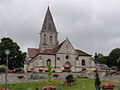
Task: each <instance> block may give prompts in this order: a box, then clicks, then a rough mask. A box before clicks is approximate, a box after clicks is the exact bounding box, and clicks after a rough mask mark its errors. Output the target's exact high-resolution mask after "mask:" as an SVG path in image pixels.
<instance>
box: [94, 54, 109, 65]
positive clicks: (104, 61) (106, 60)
mask: <svg viewBox="0 0 120 90" xmlns="http://www.w3.org/2000/svg"><path fill="white" fill-rule="evenodd" d="M108 58H109V57H108V56H103V57H101V58H97V60H96V61H97V62H98V63H100V64H106V65H107V64H108Z"/></svg>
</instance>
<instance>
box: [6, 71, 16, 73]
mask: <svg viewBox="0 0 120 90" xmlns="http://www.w3.org/2000/svg"><path fill="white" fill-rule="evenodd" d="M7 72H9V73H13V72H15V70H8V71H7Z"/></svg>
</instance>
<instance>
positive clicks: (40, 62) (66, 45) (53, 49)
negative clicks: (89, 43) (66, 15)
mask: <svg viewBox="0 0 120 90" xmlns="http://www.w3.org/2000/svg"><path fill="white" fill-rule="evenodd" d="M48 62H51V66H52V69H53V70H54V71H56V72H61V71H63V70H66V69H67V70H71V71H72V72H79V71H81V70H82V69H83V68H87V69H91V68H94V67H95V63H94V60H93V58H92V55H90V54H88V53H86V52H84V51H81V50H78V49H75V48H74V47H73V46H72V44H71V42H70V41H69V39H65V40H64V41H63V42H61V43H59V41H58V32H57V30H56V27H55V24H54V21H53V17H52V14H51V12H50V9H49V7H48V9H47V12H46V15H45V18H44V22H43V26H42V29H41V32H40V45H39V48H28V51H27V58H26V61H25V64H24V70H25V71H26V70H38V69H39V68H44V69H47V64H48Z"/></svg>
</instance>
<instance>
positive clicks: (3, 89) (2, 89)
mask: <svg viewBox="0 0 120 90" xmlns="http://www.w3.org/2000/svg"><path fill="white" fill-rule="evenodd" d="M0 90H5V88H0ZM6 90H10V89H9V88H6Z"/></svg>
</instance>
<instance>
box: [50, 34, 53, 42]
mask: <svg viewBox="0 0 120 90" xmlns="http://www.w3.org/2000/svg"><path fill="white" fill-rule="evenodd" d="M52 43H53V37H52V36H50V44H52Z"/></svg>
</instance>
